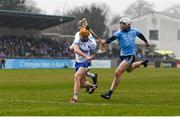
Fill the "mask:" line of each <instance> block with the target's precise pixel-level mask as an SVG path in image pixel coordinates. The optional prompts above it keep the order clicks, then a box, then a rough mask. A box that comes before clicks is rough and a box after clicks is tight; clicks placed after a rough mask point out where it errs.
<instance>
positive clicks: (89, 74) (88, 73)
mask: <svg viewBox="0 0 180 117" xmlns="http://www.w3.org/2000/svg"><path fill="white" fill-rule="evenodd" d="M87 76H89V77H91V78H94V77H95V74H93V73H91V72H87Z"/></svg>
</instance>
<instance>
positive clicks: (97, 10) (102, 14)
mask: <svg viewBox="0 0 180 117" xmlns="http://www.w3.org/2000/svg"><path fill="white" fill-rule="evenodd" d="M107 13H108V7H107V6H106V5H105V4H101V5H96V4H92V5H91V6H90V7H87V6H83V7H76V8H74V9H72V10H70V11H67V12H66V13H64V15H67V16H74V17H75V20H74V21H73V22H70V23H66V24H62V25H59V31H60V32H61V33H62V34H75V32H77V31H78V28H77V22H78V20H80V19H82V18H84V17H85V18H87V20H88V23H89V25H90V27H91V28H92V29H93V30H94V31H95V32H96V33H97V35H99V36H101V35H103V34H104V33H105V32H106V31H107V25H106V22H107V18H106V17H107Z"/></svg>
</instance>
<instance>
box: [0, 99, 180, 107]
mask: <svg viewBox="0 0 180 117" xmlns="http://www.w3.org/2000/svg"><path fill="white" fill-rule="evenodd" d="M105 101H107V100H105ZM0 102H24V103H43V104H45V103H51V104H71V103H70V101H69V102H61V101H38V100H2V99H1V100H0ZM109 102H110V100H109ZM78 105H89V106H127V105H133V106H169V105H165V104H143V103H137V104H134V103H132V104H125V103H114V104H113V103H87V102H79V103H78ZM176 105H177V106H178V105H180V104H176ZM174 106H175V105H174Z"/></svg>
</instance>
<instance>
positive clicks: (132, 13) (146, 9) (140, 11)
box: [124, 0, 154, 18]
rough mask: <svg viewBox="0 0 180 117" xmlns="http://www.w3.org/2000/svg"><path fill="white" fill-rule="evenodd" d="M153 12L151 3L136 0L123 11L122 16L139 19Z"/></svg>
mask: <svg viewBox="0 0 180 117" xmlns="http://www.w3.org/2000/svg"><path fill="white" fill-rule="evenodd" d="M153 11H154V6H153V3H149V2H148V1H145V0H137V1H135V2H134V3H132V4H131V5H130V6H128V7H127V9H126V10H125V11H124V15H125V16H127V17H130V18H133V17H139V16H142V15H145V14H148V13H150V12H153Z"/></svg>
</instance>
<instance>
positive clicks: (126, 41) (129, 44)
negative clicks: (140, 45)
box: [113, 28, 140, 56]
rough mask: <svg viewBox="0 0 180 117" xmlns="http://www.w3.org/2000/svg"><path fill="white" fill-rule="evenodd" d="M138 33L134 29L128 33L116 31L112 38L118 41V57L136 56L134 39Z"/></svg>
mask: <svg viewBox="0 0 180 117" xmlns="http://www.w3.org/2000/svg"><path fill="white" fill-rule="evenodd" d="M139 34H140V32H139V31H138V30H137V29H135V28H130V29H129V31H127V32H125V31H121V30H120V29H119V30H118V31H116V32H115V33H114V34H113V36H115V37H116V38H117V39H118V44H119V48H120V56H128V55H135V54H136V45H135V39H136V36H138V35H139Z"/></svg>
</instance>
